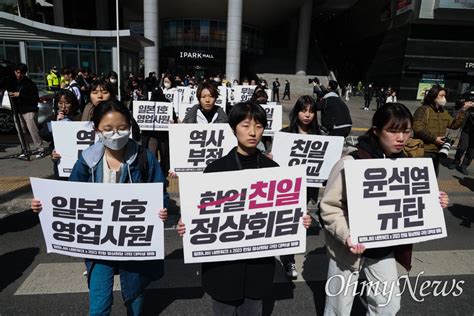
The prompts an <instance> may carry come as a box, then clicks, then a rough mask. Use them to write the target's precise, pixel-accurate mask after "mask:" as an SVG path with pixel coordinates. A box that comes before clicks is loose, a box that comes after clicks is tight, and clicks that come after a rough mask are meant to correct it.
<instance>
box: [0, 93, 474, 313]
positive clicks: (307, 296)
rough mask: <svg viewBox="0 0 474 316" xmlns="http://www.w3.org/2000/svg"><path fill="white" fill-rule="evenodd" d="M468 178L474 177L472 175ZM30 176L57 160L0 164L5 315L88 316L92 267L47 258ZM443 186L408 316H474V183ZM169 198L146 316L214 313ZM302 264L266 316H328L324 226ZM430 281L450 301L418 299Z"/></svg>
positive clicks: (3, 147)
mask: <svg viewBox="0 0 474 316" xmlns="http://www.w3.org/2000/svg"><path fill="white" fill-rule="evenodd" d="M295 101H296V97H295V96H293V97H292V101H291V102H288V101H284V102H285V103H284V124H285V123H286V124H287V123H288V117H287V116H288V111H289V110H290V109H291V106H292V105H293V104H294V102H295ZM362 102H363V101H362V100H361V98H353V99H352V100H351V101H350V102H348V105H349V107H350V110H351V115H352V118H353V121H354V127H355V128H354V132H353V134H354V136H357V135H360V134H361V133H363V131H364V129H366V128H368V127H370V120H371V117H372V114H373V113H374V112H372V111H363V110H361V107H362ZM402 103H405V104H406V105H407V106H408V107H409V108H410V109H411V110H412V111H414V109H416V107H417V106H418V103H417V102H413V101H410V102H402ZM372 106H373V107H375V103H374V104H373V105H372ZM18 152H19V147H18V145H16V137H15V135H0V158H1V157H6V156H9V155H13V154H16V153H18ZM453 156H454V152H452V153H451V154H450V157H451V158H452V157H453ZM448 162H449V161H446V162H444V165H446V163H448ZM468 171H470V172H471V174H474V167H473V166H472V165H471V166H470V168H469V169H468ZM30 176H33V177H52V163H51V161H50V159H49V158H44V159H38V160H35V159H34V158H33V160H32V161H22V160H18V159H2V160H0V235H1V238H0V263H1V267H2V273H1V280H0V315H2V316H3V315H83V314H84V315H85V314H87V312H88V311H87V306H88V291H87V284H86V278H85V277H84V276H83V272H84V270H85V269H84V265H83V263H82V260H79V259H75V258H70V257H66V256H60V255H56V254H47V253H46V249H45V245H44V240H43V236H42V232H41V227H40V225H39V221H38V217H37V216H36V214H33V213H32V212H31V211H30V210H28V204H29V200H30V199H31V197H32V195H31V189H30V187H29V180H28V178H29V177H30ZM439 186H440V190H443V191H446V192H448V194H449V195H450V205H449V207H448V208H447V209H445V211H444V214H445V219H446V226H447V230H448V237H447V238H444V239H440V240H436V241H434V242H426V243H421V244H417V245H415V249H414V250H415V252H414V254H413V260H412V264H413V269H412V271H411V272H410V278H409V282H410V285H411V287H412V288H414V287H417V290H414V294H413V295H415V298H416V299H418V300H422V299H424V301H423V302H417V301H416V300H415V299H414V298H413V295H412V294H411V293H410V290H409V289H410V287H408V284H406V286H405V291H404V292H403V295H402V308H401V311H400V315H447V314H449V315H473V314H474V303H473V302H474V265H473V262H474V234H473V228H472V224H473V222H474V194H473V191H474V176H473V175H471V176H465V175H463V174H461V173H459V172H457V171H456V170H449V169H447V168H446V167H445V166H442V167H441V168H440V176H439ZM170 193H171V198H172V199H173V202H172V203H171V208H170V218H169V220H168V221H167V223H166V225H165V226H166V231H165V245H166V251H165V252H166V260H165V276H164V278H163V279H161V280H160V281H158V282H156V283H154V284H152V286H150V289H149V290H148V291H147V292H146V303H145V311H146V314H147V315H158V314H162V315H209V314H210V313H211V309H210V299H209V297H208V296H207V295H206V294H204V293H203V291H202V289H201V288H200V266H199V265H184V263H183V259H182V258H183V255H182V244H181V240H180V238H179V237H178V236H177V234H176V231H175V229H174V227H175V225H176V221H177V218H178V215H177V213H178V208H179V192H178V190H177V182H176V181H172V182H171V184H170ZM296 261H297V268H298V271H299V276H298V279H297V280H295V281H294V282H290V281H289V280H288V279H287V278H286V277H285V276H284V274H283V270H282V268H281V266H279V267H278V269H277V271H276V274H275V278H274V279H275V282H274V292H273V299H272V300H269V301H266V302H265V307H264V310H265V314H273V315H295V314H299V315H314V314H318V315H322V311H323V308H324V298H325V291H324V286H325V281H326V273H327V257H326V255H325V248H324V239H323V237H322V233H321V232H320V230H319V229H318V228H316V227H312V228H310V229H309V230H308V240H307V251H306V253H305V254H301V255H297V256H296ZM400 272H403V271H402V268H400ZM420 272H423V274H422V275H421V276H420V277H419V279H418V282H417V275H418V274H419V273H420ZM116 281H117V280H116ZM425 281H440V282H441V286H440V287H442V286H444V287H445V294H447V293H448V292H449V294H447V295H445V296H443V295H439V296H437V297H436V296H435V295H433V294H429V295H427V296H425V297H422V296H420V294H419V287H420V286H421V283H423V282H425ZM460 281H462V282H460ZM455 284H458V285H459V286H460V288H461V291H459V290H457V291H450V289H451V288H452V287H453V288H454V285H455ZM229 286H232V285H229ZM119 289H120V286H119V282H116V284H115V290H116V291H115V292H114V302H115V304H114V306H113V314H114V315H125V314H126V311H125V309H124V307H123V304H122V299H121V297H120V292H119ZM430 289H431V290H433V289H434V287H430ZM425 292H427V291H425ZM456 292H457V293H456ZM460 292H462V293H460ZM456 294H460V295H456ZM455 295H456V296H455ZM361 314H365V308H364V306H363V303H362V302H361V301H360V300H359V299H357V298H356V300H355V304H354V307H353V315H361Z"/></svg>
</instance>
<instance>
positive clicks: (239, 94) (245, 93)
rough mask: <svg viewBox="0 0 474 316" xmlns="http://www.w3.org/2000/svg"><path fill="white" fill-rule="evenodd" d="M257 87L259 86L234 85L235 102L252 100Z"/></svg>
mask: <svg viewBox="0 0 474 316" xmlns="http://www.w3.org/2000/svg"><path fill="white" fill-rule="evenodd" d="M256 87H257V86H233V87H232V94H233V98H234V100H233V101H234V104H237V103H240V102H246V101H250V99H251V98H252V95H253V92H254V91H255V88H256Z"/></svg>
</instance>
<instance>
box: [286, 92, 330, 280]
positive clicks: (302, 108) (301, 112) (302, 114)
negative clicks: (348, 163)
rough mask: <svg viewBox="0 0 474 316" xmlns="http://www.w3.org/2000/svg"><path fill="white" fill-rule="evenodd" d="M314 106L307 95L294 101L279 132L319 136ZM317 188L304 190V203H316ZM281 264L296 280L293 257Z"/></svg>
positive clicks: (288, 256)
mask: <svg viewBox="0 0 474 316" xmlns="http://www.w3.org/2000/svg"><path fill="white" fill-rule="evenodd" d="M316 113H317V112H316V104H315V103H314V99H313V98H312V97H311V96H309V95H303V96H301V97H299V98H298V100H296V103H295V106H294V107H293V109H292V110H291V112H290V125H288V126H287V127H285V128H283V129H282V130H281V131H282V132H286V133H294V134H311V135H321V130H320V129H319V124H318V116H317V114H316ZM318 195H319V188H312V187H307V188H306V203H309V201H310V200H313V202H314V203H317V202H318ZM280 259H281V263H282V264H283V267H284V268H285V273H286V275H287V276H288V277H289V278H296V277H297V276H298V271H297V270H296V265H295V256H294V255H286V256H281V257H280Z"/></svg>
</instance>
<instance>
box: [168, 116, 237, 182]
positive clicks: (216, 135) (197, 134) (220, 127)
mask: <svg viewBox="0 0 474 316" xmlns="http://www.w3.org/2000/svg"><path fill="white" fill-rule="evenodd" d="M169 133H170V134H169V137H170V139H173V142H174V143H175V144H177V145H176V146H171V147H170V164H171V170H172V171H174V172H177V173H181V172H199V173H200V172H202V171H204V169H205V168H206V167H207V165H208V164H210V163H211V162H213V161H214V160H217V159H219V158H221V157H223V156H225V155H227V153H228V152H229V151H230V150H231V149H232V148H234V147H235V146H237V139H236V138H235V136H234V133H233V132H232V129H231V128H230V126H229V124H225V123H219V124H172V125H171V126H170V131H169Z"/></svg>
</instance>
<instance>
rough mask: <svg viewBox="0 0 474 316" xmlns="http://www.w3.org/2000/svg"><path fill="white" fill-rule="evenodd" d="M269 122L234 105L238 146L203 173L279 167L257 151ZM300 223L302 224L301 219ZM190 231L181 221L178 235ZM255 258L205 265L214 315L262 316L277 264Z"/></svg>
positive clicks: (258, 111)
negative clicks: (264, 302) (263, 301)
mask: <svg viewBox="0 0 474 316" xmlns="http://www.w3.org/2000/svg"><path fill="white" fill-rule="evenodd" d="M266 122H267V118H266V113H265V111H264V110H263V108H262V107H261V106H259V105H258V104H253V103H250V102H245V103H239V104H237V105H235V106H234V108H233V109H232V111H231V113H230V114H229V124H230V126H231V128H232V130H233V131H234V133H235V135H236V137H237V141H238V145H237V147H236V148H234V149H232V150H231V151H230V153H229V154H228V155H227V156H225V157H223V158H221V159H218V160H216V161H215V162H213V163H211V164H210V165H209V166H208V167H207V168H206V169H205V171H204V172H205V173H211V172H222V171H235V170H242V169H258V168H269V167H277V166H278V164H277V163H275V162H274V161H272V160H270V159H268V158H267V157H266V156H265V155H263V154H262V153H261V152H260V151H259V150H258V149H257V144H258V142H259V141H260V140H261V138H262V134H263V130H264V129H265V126H266ZM256 180H258V179H256ZM267 185H268V184H267ZM266 190H268V189H266ZM216 202H217V201H216ZM221 203H224V202H221ZM214 206H218V205H214ZM189 211H190V212H194V210H189ZM252 213H254V212H252ZM255 215H257V213H255ZM300 215H301V217H302V224H303V226H304V227H305V228H308V227H309V225H310V224H311V218H310V217H309V215H303V214H302V213H301V214H300ZM295 217H296V215H295ZM297 222H298V223H301V222H300V218H298V217H297ZM188 225H189V224H188ZM188 229H189V230H190V231H189V233H187V232H186V227H185V225H184V223H183V221H181V220H180V222H179V225H178V234H180V235H181V236H183V235H184V234H185V233H186V234H192V233H193V231H194V230H195V228H194V227H191V226H190V227H188ZM220 239H221V238H220ZM254 258H257V259H241V260H233V261H218V262H207V263H203V265H202V285H203V288H204V290H205V291H206V292H207V293H208V294H209V295H210V296H211V297H212V309H213V313H214V314H215V315H235V314H237V315H260V314H261V312H262V299H263V298H264V297H266V296H269V295H270V294H271V289H272V285H273V274H274V269H275V260H274V258H273V257H263V258H262V257H261V255H260V256H259V255H258V254H257V255H256V256H255V257H254ZM230 260H231V259H230Z"/></svg>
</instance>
